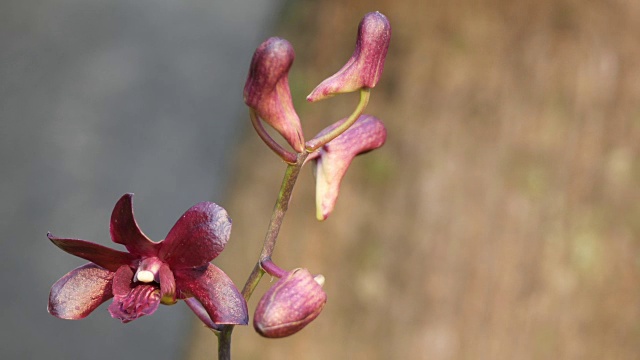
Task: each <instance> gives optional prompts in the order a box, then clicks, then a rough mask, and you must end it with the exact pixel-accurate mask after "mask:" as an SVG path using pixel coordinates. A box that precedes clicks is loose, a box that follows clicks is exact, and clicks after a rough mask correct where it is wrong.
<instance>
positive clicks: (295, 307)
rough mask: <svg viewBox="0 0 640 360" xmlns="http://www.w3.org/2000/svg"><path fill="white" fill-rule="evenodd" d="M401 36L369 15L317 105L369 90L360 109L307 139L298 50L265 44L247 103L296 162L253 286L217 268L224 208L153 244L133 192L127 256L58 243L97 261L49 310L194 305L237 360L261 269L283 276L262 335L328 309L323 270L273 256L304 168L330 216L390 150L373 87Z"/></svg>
mask: <svg viewBox="0 0 640 360" xmlns="http://www.w3.org/2000/svg"><path fill="white" fill-rule="evenodd" d="M390 38H391V27H390V25H389V21H388V20H387V18H386V17H385V16H384V15H382V14H381V13H379V12H372V13H368V14H366V15H365V16H364V18H363V19H362V21H361V22H360V25H359V27H358V35H357V40H356V46H355V50H354V52H353V54H352V56H351V58H350V59H349V60H348V61H347V63H346V64H345V65H344V66H343V67H342V68H341V69H340V70H339V71H338V72H336V73H335V74H334V75H332V76H330V77H328V78H327V79H326V80H324V81H323V82H321V83H320V85H318V86H317V87H316V88H315V89H314V90H313V91H312V92H311V94H310V95H309V96H308V97H307V100H308V101H310V102H314V101H319V100H322V99H326V98H329V97H331V96H334V95H337V94H341V93H348V92H355V91H359V93H360V101H359V103H358V105H357V106H356V108H355V110H354V112H353V113H352V114H351V115H350V116H348V117H347V118H345V119H342V120H339V121H337V122H335V123H333V124H332V125H329V126H328V127H327V128H325V129H324V130H322V131H321V132H319V133H318V134H317V135H316V136H315V137H313V138H312V139H311V140H308V141H305V138H304V135H303V131H302V126H301V123H300V118H299V116H298V114H297V113H296V111H295V109H294V107H293V101H292V98H291V91H290V89H289V81H288V72H289V69H290V68H291V65H292V63H293V60H294V57H295V55H294V51H293V47H292V45H291V44H290V43H289V42H288V41H287V40H284V39H281V38H277V37H272V38H269V39H267V40H266V41H264V42H263V43H262V44H261V45H260V46H258V48H257V49H256V51H255V53H254V55H253V59H252V61H251V66H250V69H249V75H248V77H247V81H246V84H245V87H244V102H245V103H246V104H247V106H248V107H249V114H250V118H251V122H252V124H253V127H254V128H255V130H256V132H257V133H258V135H259V136H260V138H261V139H262V140H263V141H264V142H265V143H266V145H267V146H268V147H269V148H270V149H271V150H273V152H274V153H275V154H276V155H278V156H279V157H280V158H281V159H282V160H283V161H284V162H285V163H286V164H287V168H286V171H285V174H284V179H283V181H282V185H281V188H280V191H279V193H278V197H277V200H276V204H275V207H274V210H273V213H272V215H271V221H270V223H269V227H268V229H267V233H266V236H265V239H264V243H263V246H262V250H261V252H260V256H259V259H258V261H257V262H256V264H255V266H254V267H253V270H252V271H251V273H250V275H249V277H248V279H247V281H246V282H245V285H244V287H243V288H242V291H239V290H238V288H236V286H235V285H234V283H233V281H231V279H230V278H229V277H228V276H227V275H226V274H225V273H224V272H223V271H222V270H221V269H219V268H218V267H216V266H215V265H213V264H211V260H213V259H214V258H215V257H216V256H218V255H219V254H220V253H221V252H222V250H223V249H224V247H225V245H226V243H227V241H228V240H229V237H230V234H231V219H230V218H229V215H228V214H227V212H226V211H225V209H223V208H222V207H220V206H219V205H216V204H214V203H212V202H202V203H199V204H196V205H194V206H193V207H191V208H190V209H189V210H187V211H186V212H185V213H184V215H182V217H180V219H178V221H177V222H176V224H175V225H174V226H173V228H172V229H171V230H170V231H169V234H167V236H166V238H165V239H164V240H162V241H159V242H154V241H152V240H150V239H149V238H148V237H147V236H146V235H145V234H144V233H143V232H142V231H141V230H140V228H139V227H138V225H137V223H136V220H135V218H134V215H133V205H132V199H133V194H125V195H124V196H122V197H121V198H120V200H119V201H118V202H117V203H116V205H115V208H114V209H113V213H112V215H111V223H110V233H111V239H112V240H113V242H114V243H117V244H120V245H124V247H125V248H126V250H127V251H126V252H124V251H119V250H114V249H111V248H108V247H105V246H102V245H98V244H95V243H92V242H88V241H85V240H79V239H65V238H58V237H55V236H53V235H51V234H48V235H47V236H48V238H49V240H51V242H53V244H54V245H56V246H58V247H59V248H60V249H62V250H64V251H66V252H68V253H70V254H72V255H75V256H78V257H81V258H83V259H85V260H88V261H89V263H88V264H86V265H83V266H80V267H79V268H77V269H75V270H72V271H71V272H69V273H68V274H66V275H65V276H63V277H62V278H61V279H60V280H58V281H57V282H56V283H55V284H54V285H53V286H52V288H51V292H50V295H49V305H48V310H49V313H50V314H51V315H53V316H56V317H58V318H62V319H72V320H77V319H82V318H84V317H86V316H88V315H89V314H90V313H91V312H92V311H93V310H95V309H96V308H97V307H98V306H99V305H101V304H102V303H104V302H106V301H108V300H110V299H112V298H113V302H112V303H111V305H109V307H108V311H109V313H110V314H111V316H112V317H113V318H116V319H119V320H121V321H122V322H123V323H127V322H130V321H133V320H135V319H137V318H139V317H141V316H145V315H151V314H152V313H153V312H155V311H156V309H157V308H158V306H159V305H160V304H165V305H171V304H175V303H176V302H177V301H178V300H183V301H184V302H185V303H186V304H187V306H188V307H189V308H190V309H191V310H192V311H193V312H194V313H195V315H196V316H197V317H198V318H199V319H200V320H201V321H202V322H203V324H204V325H205V326H207V327H208V328H210V329H211V330H212V331H213V332H214V333H215V335H216V336H217V338H218V358H219V359H230V358H231V335H232V332H233V329H234V326H235V325H246V324H248V320H249V316H248V310H247V301H248V300H249V298H250V297H251V296H252V294H253V292H254V290H255V288H256V286H257V285H258V283H259V282H260V280H261V278H262V276H263V275H264V274H265V273H267V274H269V275H271V276H273V277H276V278H278V279H279V280H278V281H277V282H276V283H275V284H273V286H272V287H271V288H270V289H269V290H268V291H267V292H266V293H265V294H264V295H263V296H262V298H261V299H260V301H259V302H258V305H257V307H256V310H255V313H254V316H253V326H254V328H255V330H256V331H257V332H258V334H260V335H262V336H264V337H267V338H281V337H285V336H289V335H292V334H295V333H296V332H298V331H300V330H301V329H302V328H304V327H305V326H306V325H308V324H309V323H310V322H311V321H313V320H314V319H315V318H316V317H317V316H318V315H319V314H320V312H321V311H322V309H323V307H324V305H325V303H326V300H327V295H326V294H325V292H324V291H323V289H322V285H323V284H324V277H323V276H322V275H313V274H312V273H311V272H310V271H309V270H307V269H304V268H297V269H293V270H289V271H287V270H284V269H281V268H280V267H278V266H277V265H276V264H275V263H274V262H273V260H272V254H273V252H274V249H275V246H276V241H277V238H278V233H279V230H280V227H281V225H282V221H283V219H284V216H285V214H286V212H287V208H288V205H289V201H290V199H291V194H292V191H293V188H294V185H295V183H296V180H297V178H298V175H299V173H300V170H301V169H302V167H303V166H304V165H305V164H307V163H309V162H311V163H312V164H313V167H314V174H315V177H316V217H317V218H318V220H321V221H322V220H325V219H326V218H327V217H328V216H329V215H330V214H331V212H332V211H333V209H334V206H335V204H336V201H337V198H338V193H339V189H340V183H341V182H342V178H343V177H344V175H345V173H346V171H347V168H348V167H349V165H350V164H351V162H352V160H353V159H354V158H355V157H356V156H357V155H359V154H362V153H365V152H368V151H371V150H373V149H376V148H378V147H380V146H382V145H383V144H384V142H385V139H386V129H385V127H384V125H383V124H382V122H381V121H380V120H378V119H377V118H375V117H374V116H371V115H364V114H363V112H364V109H365V108H366V106H367V104H368V102H369V96H370V92H371V89H372V88H373V87H375V86H376V84H377V83H378V81H379V80H380V76H381V74H382V70H383V67H384V61H385V58H386V55H387V49H388V47H389V41H390ZM263 123H266V124H267V125H269V126H270V127H272V128H273V129H274V130H275V131H276V132H277V133H278V134H279V135H280V136H282V137H283V139H284V140H285V141H286V143H288V145H289V146H290V148H291V149H289V150H288V149H286V148H285V147H284V146H282V145H280V143H278V142H277V141H276V140H274V139H273V138H272V137H271V136H270V135H269V133H268V132H267V131H266V130H265V128H264V125H263Z"/></svg>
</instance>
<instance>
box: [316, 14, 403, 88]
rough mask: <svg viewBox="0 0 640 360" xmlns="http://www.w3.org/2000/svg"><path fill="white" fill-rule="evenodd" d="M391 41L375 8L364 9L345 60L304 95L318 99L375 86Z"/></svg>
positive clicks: (385, 22) (388, 30)
mask: <svg viewBox="0 0 640 360" xmlns="http://www.w3.org/2000/svg"><path fill="white" fill-rule="evenodd" d="M390 41H391V25H390V24H389V20H387V17H386V16H384V15H382V14H381V13H379V12H377V11H376V12H371V13H368V14H366V15H365V16H364V18H362V21H360V25H359V26H358V38H357V40H356V48H355V50H354V52H353V55H351V58H350V59H349V61H347V63H346V64H345V65H344V66H343V67H342V69H340V70H339V71H338V72H337V73H335V74H334V75H333V76H331V77H329V78H327V79H325V80H324V81H323V82H322V83H320V85H318V86H317V87H316V88H315V89H314V90H313V91H312V92H311V94H309V96H307V100H308V101H318V100H322V99H325V98H328V97H331V96H333V95H336V94H340V93H347V92H352V91H356V90H359V89H362V88H372V87H375V86H376V84H377V83H378V80H380V76H381V75H382V70H383V68H384V60H385V58H386V57H387V50H388V49H389V42H390Z"/></svg>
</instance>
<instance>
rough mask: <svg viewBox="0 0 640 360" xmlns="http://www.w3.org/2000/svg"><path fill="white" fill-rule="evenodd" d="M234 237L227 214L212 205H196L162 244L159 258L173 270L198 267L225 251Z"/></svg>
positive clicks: (180, 220) (206, 203) (208, 203)
mask: <svg viewBox="0 0 640 360" xmlns="http://www.w3.org/2000/svg"><path fill="white" fill-rule="evenodd" d="M230 233H231V219H230V218H229V215H228V214H227V211H226V210H225V209H223V208H222V207H220V206H218V205H216V204H214V203H212V202H201V203H199V204H196V205H194V206H193V207H191V209H189V210H187V212H185V213H184V215H182V217H181V218H180V219H178V221H177V222H176V224H175V225H174V226H173V228H172V229H171V231H169V234H168V235H167V238H166V239H165V240H164V241H163V242H162V243H161V247H160V252H159V253H158V257H160V259H162V260H163V261H165V262H166V263H167V264H169V266H170V267H171V268H172V269H174V270H175V269H180V268H187V267H199V266H203V265H205V264H207V263H208V262H209V261H211V260H213V259H214V258H215V257H216V256H218V254H220V252H221V251H222V250H223V249H224V246H225V245H226V244H227V241H228V240H229V235H230Z"/></svg>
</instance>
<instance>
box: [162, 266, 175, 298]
mask: <svg viewBox="0 0 640 360" xmlns="http://www.w3.org/2000/svg"><path fill="white" fill-rule="evenodd" d="M158 275H159V277H160V296H161V301H162V303H163V304H165V305H171V304H175V303H176V279H175V277H174V276H173V272H172V271H171V269H170V268H169V266H168V265H167V264H162V266H160V271H159V272H158Z"/></svg>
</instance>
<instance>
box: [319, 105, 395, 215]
mask: <svg viewBox="0 0 640 360" xmlns="http://www.w3.org/2000/svg"><path fill="white" fill-rule="evenodd" d="M344 120H345V119H342V120H340V121H338V122H336V123H335V124H333V125H331V126H329V127H327V128H326V129H324V130H322V131H321V132H320V133H319V134H318V136H322V135H323V134H325V133H328V132H329V131H331V130H333V129H334V128H336V127H337V126H339V125H340V124H341V123H342V122H344ZM386 139H387V130H386V129H385V127H384V125H383V124H382V121H380V120H378V119H377V118H375V117H374V116H371V115H361V116H360V117H359V118H358V120H356V122H355V123H354V124H353V125H352V126H351V127H350V128H349V129H347V130H346V131H345V132H344V133H342V134H340V135H339V136H338V137H336V138H335V139H333V140H331V141H330V142H329V143H327V144H325V145H324V146H323V147H321V148H320V150H319V151H318V152H315V153H313V154H311V155H310V156H309V158H307V159H308V160H314V161H315V162H316V168H315V175H316V217H317V218H318V220H325V219H326V218H327V217H328V216H329V214H330V213H331V212H332V211H333V208H334V206H335V204H336V201H337V199H338V192H339V191H340V183H341V182H342V178H343V177H344V175H345V174H346V173H347V169H348V168H349V165H350V164H351V161H352V160H353V158H354V157H356V155H359V154H362V153H365V152H367V151H371V150H373V149H377V148H379V147H380V146H382V145H383V144H384V142H385V140H386Z"/></svg>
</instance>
